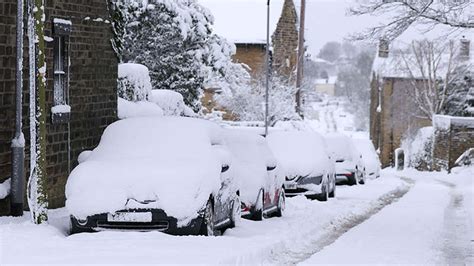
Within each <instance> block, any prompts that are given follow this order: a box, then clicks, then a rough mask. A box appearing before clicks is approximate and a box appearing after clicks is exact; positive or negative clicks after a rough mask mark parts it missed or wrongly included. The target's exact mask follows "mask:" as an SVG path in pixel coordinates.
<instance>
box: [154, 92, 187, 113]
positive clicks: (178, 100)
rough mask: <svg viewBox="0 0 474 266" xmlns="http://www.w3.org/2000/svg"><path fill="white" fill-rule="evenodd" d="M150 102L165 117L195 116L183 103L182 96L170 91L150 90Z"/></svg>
mask: <svg viewBox="0 0 474 266" xmlns="http://www.w3.org/2000/svg"><path fill="white" fill-rule="evenodd" d="M149 99H150V101H151V102H153V103H155V104H156V105H158V106H159V107H160V108H161V110H163V115H165V116H189V117H194V116H196V114H195V113H194V112H193V110H192V109H191V108H189V107H188V106H186V104H185V103H184V99H183V95H181V94H179V93H177V92H175V91H172V90H152V91H151V95H150V98H149Z"/></svg>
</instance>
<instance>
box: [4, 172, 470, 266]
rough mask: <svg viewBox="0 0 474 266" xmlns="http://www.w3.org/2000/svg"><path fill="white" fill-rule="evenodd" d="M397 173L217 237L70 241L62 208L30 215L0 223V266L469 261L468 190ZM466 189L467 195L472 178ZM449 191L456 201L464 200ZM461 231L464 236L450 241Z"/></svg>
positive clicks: (301, 202) (134, 235)
mask: <svg viewBox="0 0 474 266" xmlns="http://www.w3.org/2000/svg"><path fill="white" fill-rule="evenodd" d="M404 176H407V178H403V179H402V178H399V177H397V176H396V175H395V173H394V172H391V171H384V172H383V174H382V177H381V178H379V179H377V180H371V181H369V182H368V183H367V184H366V185H364V186H354V187H338V190H337V195H336V197H337V198H336V199H334V200H329V201H328V202H318V201H310V200H307V199H306V198H303V197H295V198H291V199H288V202H287V211H286V213H285V215H284V217H282V218H271V219H266V220H264V221H262V222H253V221H247V220H244V221H243V222H242V224H241V225H240V226H239V227H237V228H235V229H231V230H228V231H226V233H225V234H224V235H223V236H220V237H202V236H186V237H176V236H170V235H166V234H162V233H158V232H143V233H140V232H100V233H94V234H78V235H73V236H67V234H66V232H67V229H66V228H67V213H66V211H65V210H64V209H59V210H54V211H52V212H51V214H50V216H51V219H50V225H45V226H35V225H32V224H31V223H30V222H29V221H28V218H27V217H21V218H11V217H10V218H9V217H1V218H0V265H5V264H10V263H26V264H30V263H45V264H53V263H60V264H66V263H76V264H85V263H101V264H103V263H111V264H118V263H129V264H142V263H150V264H157V263H173V264H180V263H193V264H198V263H199V264H261V263H270V264H285V265H288V264H297V263H300V262H304V263H310V264H311V263H338V262H342V263H344V262H346V263H355V262H359V263H366V262H377V263H384V262H396V263H404V262H426V263H430V262H462V259H464V258H463V256H464V255H465V254H466V253H467V254H468V253H469V252H471V255H472V246H470V247H471V249H470V250H469V246H466V242H465V240H468V241H470V240H471V239H473V238H472V237H471V236H472V213H466V212H465V210H464V208H463V206H464V205H463V204H465V203H469V202H471V203H472V191H470V190H469V189H467V190H459V189H458V187H459V185H458V184H456V185H454V184H452V183H451V182H449V181H446V178H444V179H443V178H433V177H425V176H422V175H420V174H419V173H413V174H410V173H404ZM408 176H410V177H408ZM411 180H414V181H411ZM407 181H409V182H407ZM443 182H444V183H443ZM446 182H448V183H449V184H451V186H449V185H447V184H446ZM467 185H470V186H471V190H472V180H471V181H470V183H467ZM451 195H458V196H459V195H461V196H462V199H463V200H462V202H459V198H458V197H456V196H454V200H452V199H453V198H452V197H451ZM469 195H470V196H469ZM450 204H454V205H456V204H458V205H459V204H460V206H459V210H456V209H455V208H453V209H452V210H453V214H452V215H454V216H455V217H463V220H462V221H461V222H460V221H459V220H458V218H454V220H452V219H451V218H449V217H451V216H452V215H451V214H449V213H447V212H445V210H446V207H448V206H450ZM454 205H453V206H454ZM456 215H457V216H456ZM445 216H446V217H445ZM454 216H453V217H454ZM469 217H470V218H471V220H469ZM450 219H451V220H450ZM466 221H467V222H466ZM459 224H462V225H463V226H464V227H463V228H461V229H459V231H456V233H454V234H453V232H452V230H450V229H449V228H448V229H447V230H446V227H452V226H454V227H459ZM469 233H470V234H471V235H470V234H469ZM458 234H464V235H465V236H466V237H465V239H463V240H456V236H457V235H458ZM456 243H457V246H453V244H456ZM447 247H450V248H447ZM466 247H468V248H466ZM447 254H453V255H454V256H455V257H456V259H457V260H454V259H449V258H448V257H447ZM433 258H434V259H433ZM471 258H472V257H471ZM458 259H459V260H458Z"/></svg>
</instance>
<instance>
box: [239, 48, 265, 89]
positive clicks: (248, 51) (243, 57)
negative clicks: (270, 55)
mask: <svg viewBox="0 0 474 266" xmlns="http://www.w3.org/2000/svg"><path fill="white" fill-rule="evenodd" d="M235 46H236V47H237V51H236V53H235V55H234V56H233V59H234V61H235V62H238V63H243V64H246V65H247V66H249V68H250V71H249V72H250V75H251V76H252V79H254V80H258V79H260V78H261V77H262V76H263V75H262V74H263V71H264V70H265V51H266V50H265V49H266V48H265V45H263V44H236V45H235Z"/></svg>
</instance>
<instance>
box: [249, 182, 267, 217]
mask: <svg viewBox="0 0 474 266" xmlns="http://www.w3.org/2000/svg"><path fill="white" fill-rule="evenodd" d="M263 195H264V194H263V189H262V190H260V192H259V193H258V197H257V201H256V204H255V209H254V210H253V212H252V214H251V217H250V220H254V221H261V220H263V207H264V202H263V200H264V199H263Z"/></svg>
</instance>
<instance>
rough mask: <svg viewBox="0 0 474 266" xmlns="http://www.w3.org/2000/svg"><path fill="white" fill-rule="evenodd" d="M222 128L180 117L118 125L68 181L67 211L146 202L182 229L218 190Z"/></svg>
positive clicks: (109, 209)
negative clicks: (173, 219)
mask: <svg viewBox="0 0 474 266" xmlns="http://www.w3.org/2000/svg"><path fill="white" fill-rule="evenodd" d="M220 130H221V129H220V128H219V127H218V126H217V125H215V124H213V123H211V122H208V121H204V120H198V119H192V118H183V117H140V118H131V119H125V120H120V121H117V122H115V123H113V124H111V125H110V126H109V127H107V129H106V130H105V131H104V134H103V135H102V138H101V141H100V143H99V145H98V147H97V148H96V149H94V150H93V151H92V152H91V153H90V154H88V155H87V156H86V158H83V160H82V163H81V164H79V165H78V166H77V167H76V168H75V169H74V170H73V171H72V173H71V175H70V176H69V179H68V182H67V185H66V198H67V200H66V207H67V209H68V210H69V211H70V213H71V214H73V215H74V216H76V217H77V218H85V217H87V216H89V215H93V214H100V213H113V212H115V211H118V210H122V209H125V208H126V207H127V202H128V201H135V202H148V201H151V202H152V203H150V204H149V205H147V206H149V207H153V208H159V209H163V210H164V211H165V212H166V213H167V214H168V215H170V216H173V217H175V218H177V219H178V225H180V226H184V225H186V224H187V223H188V222H190V221H191V220H192V219H193V218H196V217H197V216H198V212H199V211H200V210H201V209H202V208H203V207H204V205H205V204H206V202H207V200H208V199H209V197H210V195H211V194H212V193H216V192H217V191H218V189H219V188H220V184H221V182H220V174H221V168H222V165H223V164H225V163H228V159H226V158H224V157H225V155H226V154H225V150H223V149H219V150H218V149H215V147H219V146H221V145H220V144H222V143H223V142H222V138H221V131H220Z"/></svg>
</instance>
